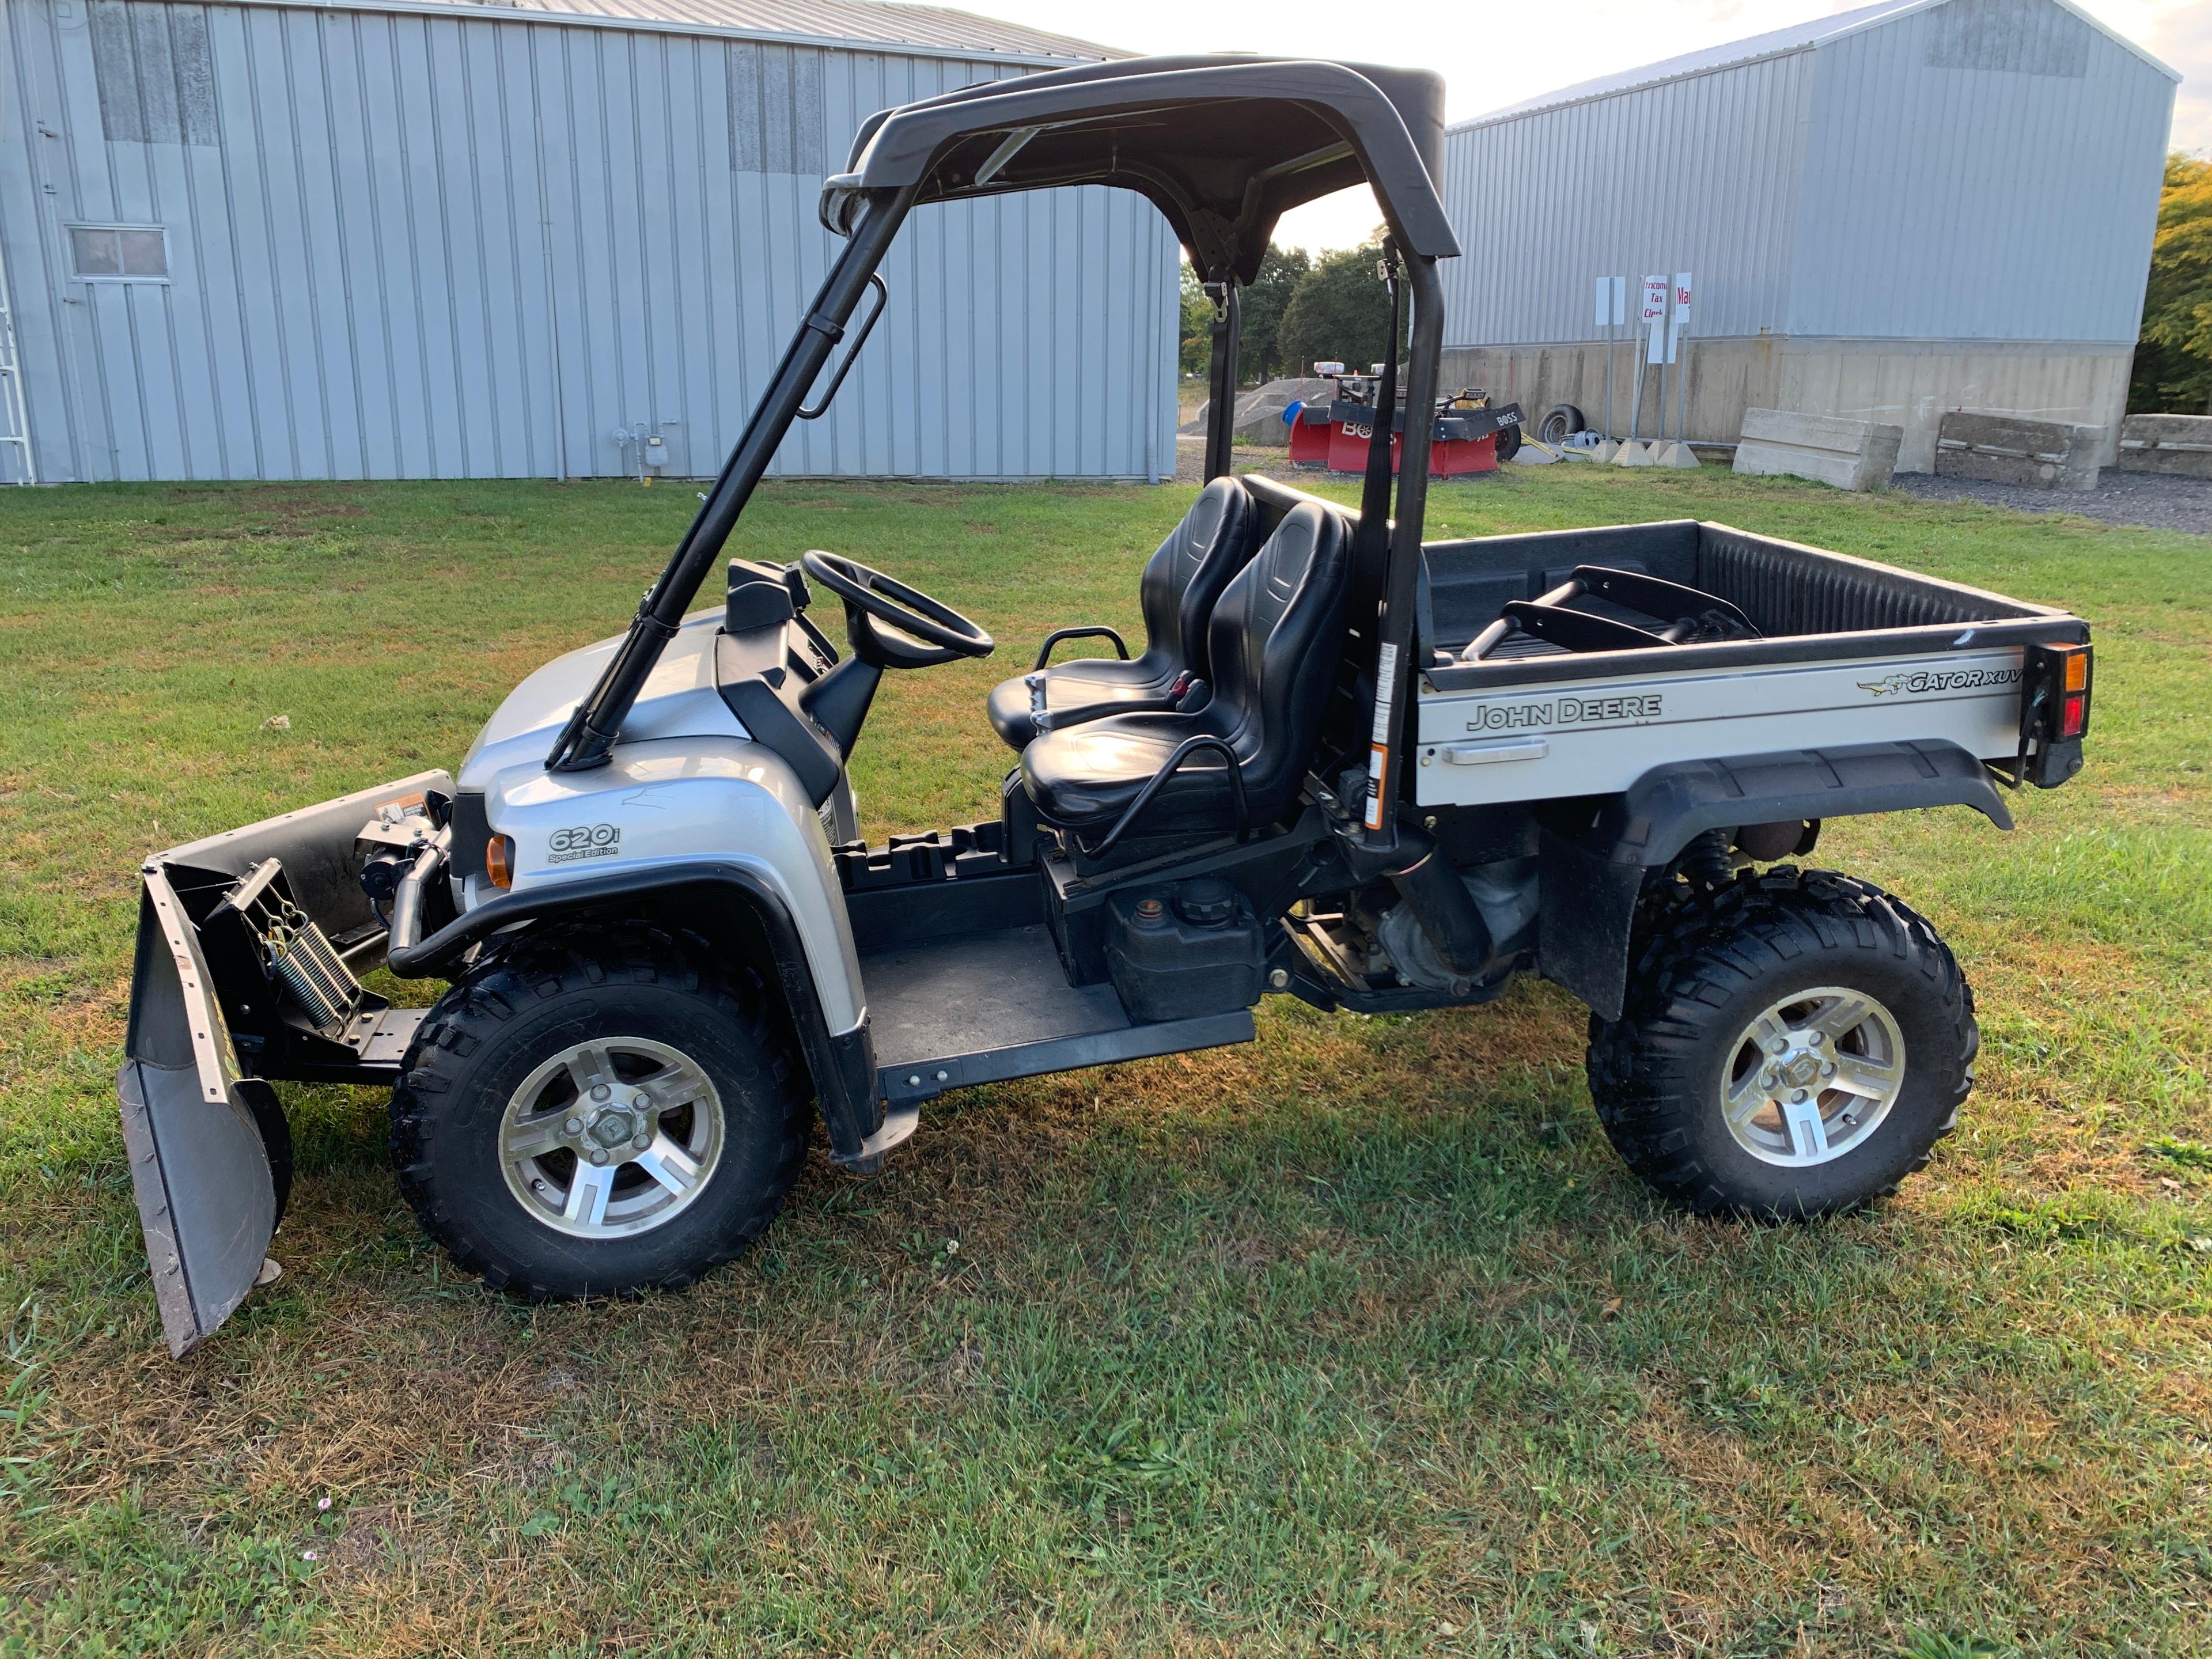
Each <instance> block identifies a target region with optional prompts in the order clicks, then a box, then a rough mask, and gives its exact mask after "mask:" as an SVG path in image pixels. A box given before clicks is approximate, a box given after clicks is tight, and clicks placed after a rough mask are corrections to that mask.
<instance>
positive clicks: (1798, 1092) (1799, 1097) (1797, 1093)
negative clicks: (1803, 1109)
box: [1790, 1089, 1805, 1105]
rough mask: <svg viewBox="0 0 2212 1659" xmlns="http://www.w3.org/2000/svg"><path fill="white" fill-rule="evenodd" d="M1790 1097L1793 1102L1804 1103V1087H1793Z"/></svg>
mask: <svg viewBox="0 0 2212 1659" xmlns="http://www.w3.org/2000/svg"><path fill="white" fill-rule="evenodd" d="M1790 1100H1791V1101H1792V1102H1794V1103H1797V1104H1799V1105H1802V1104H1803V1103H1804V1100H1805V1091H1803V1090H1802V1089H1793V1090H1792V1091H1790Z"/></svg>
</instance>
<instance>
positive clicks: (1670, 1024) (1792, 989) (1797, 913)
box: [1589, 865, 1981, 1218]
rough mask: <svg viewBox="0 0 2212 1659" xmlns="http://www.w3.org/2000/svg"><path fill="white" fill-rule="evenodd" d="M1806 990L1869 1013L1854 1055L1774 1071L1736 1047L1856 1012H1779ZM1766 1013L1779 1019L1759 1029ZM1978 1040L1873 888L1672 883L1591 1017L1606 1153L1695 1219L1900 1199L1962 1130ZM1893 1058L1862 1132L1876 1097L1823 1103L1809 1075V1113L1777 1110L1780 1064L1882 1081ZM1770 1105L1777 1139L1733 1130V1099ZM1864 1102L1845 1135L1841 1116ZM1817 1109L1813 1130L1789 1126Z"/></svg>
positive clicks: (1792, 1056)
mask: <svg viewBox="0 0 2212 1659" xmlns="http://www.w3.org/2000/svg"><path fill="white" fill-rule="evenodd" d="M1817 992H1829V993H1833V992H1843V993H1850V994H1858V995H1859V996H1861V997H1863V998H1866V999H1870V1000H1872V1002H1873V1004H1874V1005H1875V1008H1874V1009H1873V1010H1870V1011H1869V1013H1868V1016H1867V1018H1866V1019H1865V1021H1864V1022H1863V1024H1861V1025H1859V1026H1858V1027H1856V1028H1854V1029H1853V1030H1852V1031H1851V1032H1850V1034H1849V1035H1847V1036H1846V1037H1845V1039H1844V1045H1843V1046H1844V1048H1847V1049H1849V1050H1850V1051H1851V1052H1848V1053H1845V1054H1836V1053H1835V1052H1834V1050H1835V1048H1836V1047H1837V1045H1836V1044H1835V1043H1834V1042H1832V1041H1831V1042H1830V1043H1829V1047H1828V1048H1826V1049H1820V1048H1811V1049H1808V1048H1802V1047H1793V1048H1785V1049H1782V1050H1779V1051H1778V1052H1777V1053H1776V1054H1774V1055H1773V1056H1772V1057H1771V1060H1770V1058H1769V1056H1768V1055H1767V1054H1766V1051H1765V1048H1762V1046H1761V1045H1760V1044H1759V1043H1758V1042H1752V1041H1748V1039H1750V1038H1751V1037H1752V1036H1753V1034H1754V1032H1755V1031H1757V1030H1766V1031H1768V1032H1769V1033H1770V1034H1771V1035H1773V1036H1774V1040H1775V1042H1778V1043H1779V1042H1792V1041H1795V1039H1792V1038H1790V1037H1789V1036H1784V1035H1783V1034H1782V1033H1783V1032H1784V1031H1785V1030H1787V1029H1788V1028H1790V1026H1791V1024H1792V1023H1793V1022H1799V1023H1802V1024H1804V1025H1805V1026H1806V1028H1807V1029H1808V1033H1809V1031H1810V1030H1812V1029H1814V1028H1815V1027H1816V1026H1817V1024H1818V1012H1819V1010H1820V1009H1821V1008H1824V1007H1825V1008H1826V1009H1829V1010H1831V1011H1832V1012H1833V1014H1834V1018H1835V1019H1836V1020H1838V1021H1848V1020H1849V1019H1850V1018H1851V1017H1852V1015H1853V1014H1854V1013H1856V1012H1857V1006H1856V1005H1853V1004H1851V1003H1850V1002H1848V1001H1846V1000H1845V999H1844V997H1842V996H1837V995H1830V996H1827V997H1826V998H1825V999H1823V998H1819V997H1815V998H1814V999H1813V1000H1811V1001H1809V1002H1808V1001H1793V1000H1792V999H1793V998H1796V997H1797V996H1798V995H1799V994H1807V993H1817ZM1775 1009H1781V1010H1783V1011H1784V1012H1783V1014H1782V1016H1781V1017H1780V1018H1778V1019H1774V1020H1771V1021H1769V1022H1768V1023H1767V1024H1765V1026H1760V1025H1759V1024H1758V1023H1759V1021H1760V1019H1761V1017H1762V1014H1763V1013H1764V1012H1766V1011H1771V1010H1775ZM1808 1010H1809V1011H1810V1012H1808ZM1884 1015H1886V1016H1887V1019H1886V1021H1885V1020H1884V1018H1882V1016H1884ZM1816 1040H1817V1039H1815V1038H1814V1037H1812V1036H1810V1035H1808V1036H1805V1037H1804V1038H1803V1039H1802V1042H1814V1041H1816ZM1980 1042H1981V1038H1980V1032H1979V1030H1978V1028H1977V1026H1976V1025H1975V1023H1974V999H1973V993H1972V990H1971V989H1970V988H1969V987H1968V986H1967V984H1966V979H1965V977H1964V976H1963V975H1961V974H1960V971H1959V964H1958V963H1957V962H1956V960H1954V957H1952V955H1951V952H1950V950H1949V948H1948V946H1946V945H1944V943H1943V941H1942V939H1939V938H1937V937H1936V930H1935V929H1934V928H1933V927H1929V924H1928V923H1927V921H1924V920H1923V918H1922V917H1920V916H1919V915H1916V914H1915V913H1914V912H1913V911H1912V910H1911V909H1910V908H1908V907H1906V906H1905V905H1904V904H1903V903H1901V902H1899V901H1898V900H1896V899H1894V898H1893V897H1891V896H1889V895H1888V894H1887V893H1885V892H1883V891H1882V890H1881V889H1879V888H1877V887H1875V886H1873V885H1871V884H1869V883H1866V882H1863V881H1858V880H1855V879H1853V878H1850V877H1849V876H1844V875H1839V874H1837V873H1836V872H1832V871H1825V870H1807V871H1799V870H1796V869H1794V868H1792V867H1790V866H1786V865H1784V866H1776V867H1774V868H1772V869H1769V870H1766V871H1765V872H1756V873H1754V872H1749V871H1746V872H1742V873H1741V874H1738V875H1736V876H1735V878H1733V879H1732V880H1729V881H1728V882H1725V883H1723V884H1721V885H1719V886H1717V887H1716V888H1712V889H1710V890H1695V889H1692V888H1691V887H1690V886H1689V885H1687V884H1684V883H1680V882H1677V883H1674V884H1673V890H1672V891H1671V892H1669V893H1667V894H1664V895H1663V896H1660V897H1658V898H1656V900H1654V901H1652V902H1650V903H1649V904H1648V906H1647V908H1646V910H1645V913H1644V918H1643V921H1642V922H1641V924H1640V928H1639V933H1638V938H1637V939H1636V941H1635V943H1634V944H1633V945H1632V947H1631V959H1630V965H1629V981H1628V994H1627V998H1626V1006H1625V1007H1624V1009H1623V1011H1622V1015H1621V1018H1620V1019H1618V1020H1613V1021H1607V1020H1602V1019H1599V1018H1595V1016H1593V1017H1592V1018H1591V1020H1590V1027H1589V1084H1590V1094H1591V1097H1592V1098H1593V1099H1594V1100H1595V1103H1596V1105H1597V1111H1598V1116H1599V1118H1600V1120H1601V1121H1602V1122H1603V1123H1604V1125H1605V1128H1606V1133H1607V1135H1608V1136H1610V1137H1611V1138H1612V1140H1613V1146H1614V1147H1615V1148H1616V1149H1617V1150H1618V1151H1619V1152H1620V1155H1621V1157H1622V1158H1624V1159H1625V1160H1626V1162H1627V1164H1628V1166H1629V1167H1630V1168H1631V1169H1632V1170H1635V1171H1636V1173H1637V1174H1638V1176H1642V1177H1643V1178H1644V1181H1645V1182H1647V1183H1648V1184H1650V1186H1651V1187H1652V1188H1654V1189H1655V1190H1656V1191H1657V1192H1658V1193H1659V1194H1662V1196H1664V1197H1666V1198H1668V1199H1671V1200H1674V1201H1675V1202H1678V1203H1680V1204H1683V1205H1686V1206H1688V1207H1689V1208H1691V1209H1692V1210H1694V1211H1697V1212H1699V1213H1701V1214H1712V1213H1737V1214H1744V1215H1754V1216H1767V1217H1777V1218H1802V1217H1810V1216H1819V1215H1832V1214H1836V1213H1838V1212H1845V1211H1850V1210H1853V1209H1856V1208H1858V1207H1860V1206H1863V1205H1864V1204H1867V1203H1869V1202H1870V1201H1871V1200H1875V1199H1876V1198H1881V1197H1887V1196H1888V1195H1890V1194H1893V1193H1895V1192H1896V1190H1897V1187H1898V1183H1899V1182H1900V1181H1902V1180H1903V1179H1904V1178H1905V1176H1908V1175H1911V1173H1913V1171H1915V1170H1918V1169H1920V1168H1922V1167H1923V1165H1924V1164H1926V1163H1927V1162H1928V1158H1929V1152H1930V1150H1931V1149H1932V1148H1933V1147H1934V1146H1935V1145H1936V1142H1937V1141H1938V1140H1940V1139H1942V1137H1943V1136H1945V1135H1947V1134H1948V1133H1950V1132H1951V1130H1952V1129H1953V1127H1954V1126H1955V1125H1956V1124H1957V1122H1958V1117H1959V1108H1960V1104H1961V1103H1963V1102H1964V1101H1965V1100H1966V1095H1967V1091H1969V1090H1970V1089H1972V1086H1973V1066H1974V1056H1975V1054H1976V1052H1977V1051H1978V1048H1979V1047H1980ZM1888 1048H1901V1050H1902V1053H1901V1056H1899V1059H1900V1060H1901V1066H1899V1070H1900V1071H1901V1073H1902V1075H1901V1079H1899V1081H1898V1082H1897V1083H1896V1084H1895V1085H1894V1086H1893V1088H1890V1089H1888V1090H1887V1094H1888V1098H1887V1103H1886V1104H1884V1105H1882V1107H1881V1112H1880V1115H1879V1116H1878V1118H1875V1121H1871V1122H1870V1123H1869V1122H1868V1121H1867V1119H1868V1118H1869V1117H1873V1116H1874V1114H1873V1112H1872V1110H1871V1108H1872V1107H1873V1106H1874V1105H1875V1102H1874V1101H1872V1100H1869V1101H1867V1102H1864V1103H1861V1102H1858V1101H1857V1100H1855V1099H1844V1098H1841V1097H1835V1096H1832V1095H1830V1094H1824V1093H1822V1092H1821V1089H1822V1087H1823V1086H1824V1085H1825V1084H1826V1079H1824V1078H1822V1077H1820V1076H1819V1075H1818V1074H1817V1073H1816V1074H1815V1075H1814V1077H1812V1078H1810V1079H1806V1080H1807V1081H1808V1082H1809V1084H1810V1085H1811V1088H1810V1090H1809V1092H1810V1094H1811V1095H1812V1097H1813V1098H1812V1103H1811V1104H1810V1105H1809V1106H1808V1105H1805V1104H1799V1105H1796V1106H1795V1107H1794V1108H1793V1107H1792V1106H1790V1105H1789V1104H1786V1103H1787V1102H1789V1101H1790V1100H1791V1099H1792V1098H1793V1097H1795V1096H1796V1091H1795V1090H1794V1089H1793V1088H1792V1087H1791V1086H1790V1085H1791V1083H1792V1081H1793V1079H1791V1078H1790V1076H1789V1075H1788V1074H1787V1071H1786V1067H1787V1066H1788V1065H1790V1064H1795V1065H1796V1066H1798V1067H1799V1069H1805V1065H1804V1062H1806V1061H1807V1060H1812V1061H1814V1062H1816V1063H1817V1062H1820V1060H1822V1058H1823V1056H1824V1055H1826V1057H1827V1058H1828V1059H1829V1060H1840V1061H1841V1063H1843V1064H1844V1065H1845V1066H1854V1064H1855V1062H1856V1070H1857V1071H1862V1072H1864V1073H1867V1074H1868V1075H1869V1076H1873V1077H1877V1078H1878V1077H1880V1076H1881V1074H1882V1072H1883V1069H1884V1068H1883V1067H1882V1066H1881V1054H1882V1053H1883V1051H1885V1050H1886V1049H1888ZM1770 1063H1771V1064H1773V1065H1775V1066H1777V1067H1778V1068H1780V1069H1782V1070H1783V1074H1782V1075H1781V1076H1780V1077H1779V1079H1778V1089H1776V1090H1774V1091H1769V1090H1767V1089H1766V1088H1765V1073H1764V1072H1763V1071H1761V1069H1760V1068H1762V1067H1765V1066H1768V1065H1769V1064H1770ZM1855 1075H1856V1072H1855ZM1732 1088H1734V1089H1735V1090H1738V1091H1740V1092H1738V1093H1735V1094H1733V1095H1732V1094H1731V1093H1730V1090H1731V1089H1732ZM1878 1092H1879V1091H1878ZM1767 1093H1774V1094H1778V1096H1779V1101H1778V1102H1776V1103H1771V1104H1770V1105H1769V1106H1767V1107H1766V1108H1765V1110H1766V1112H1767V1114H1768V1116H1769V1121H1772V1122H1777V1123H1778V1124H1779V1126H1780V1127H1778V1128H1767V1129H1764V1130H1762V1129H1760V1128H1759V1127H1758V1126H1757V1124H1756V1122H1755V1121H1746V1122H1745V1123H1744V1124H1743V1126H1742V1127H1741V1129H1731V1127H1729V1113H1730V1105H1729V1103H1730V1101H1731V1100H1732V1099H1737V1100H1747V1099H1748V1098H1749V1097H1750V1096H1751V1095H1753V1094H1767ZM1824 1102H1826V1103H1828V1104H1827V1105H1826V1107H1824V1106H1823V1103H1824ZM1862 1107H1863V1108H1865V1109H1862V1110H1861V1115H1860V1118H1859V1122H1858V1124H1857V1125H1856V1126H1854V1125H1851V1124H1850V1121H1849V1120H1848V1119H1847V1118H1846V1117H1845V1116H1844V1112H1845V1111H1847V1110H1851V1109H1861V1108H1862ZM1824 1109H1826V1110H1827V1111H1829V1112H1830V1114H1831V1115H1830V1117H1829V1119H1828V1122H1827V1126H1826V1127H1814V1126H1809V1125H1806V1124H1802V1123H1798V1124H1795V1125H1793V1123H1792V1121H1791V1120H1790V1112H1791V1111H1792V1110H1795V1111H1796V1112H1798V1113H1800V1114H1803V1113H1806V1112H1808V1111H1810V1112H1813V1113H1814V1114H1816V1115H1817V1114H1818V1113H1820V1111H1822V1110H1824ZM1831 1127H1832V1128H1833V1129H1834V1130H1835V1131H1836V1132H1837V1133H1838V1144H1837V1146H1835V1148H1834V1149H1832V1150H1821V1151H1817V1152H1802V1151H1801V1150H1800V1149H1801V1148H1802V1147H1804V1146H1808V1145H1810V1146H1814V1147H1821V1146H1823V1144H1824V1143H1823V1142H1822V1141H1821V1140H1820V1139H1815V1137H1818V1136H1822V1135H1825V1134H1826V1133H1827V1129H1828V1128H1831ZM1793 1137H1795V1138H1793ZM1754 1146H1759V1147H1761V1148H1762V1150H1763V1153H1764V1155H1763V1156H1762V1155H1761V1152H1757V1151H1754V1150H1753V1147H1754ZM1792 1159H1795V1160H1796V1162H1795V1163H1794V1164H1793V1163H1792V1162H1791V1161H1790V1160H1792Z"/></svg>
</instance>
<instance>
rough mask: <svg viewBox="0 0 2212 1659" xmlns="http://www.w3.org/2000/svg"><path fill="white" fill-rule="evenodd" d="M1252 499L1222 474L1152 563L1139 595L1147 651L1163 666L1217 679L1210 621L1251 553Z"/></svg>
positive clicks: (1203, 492) (1148, 563)
mask: <svg viewBox="0 0 2212 1659" xmlns="http://www.w3.org/2000/svg"><path fill="white" fill-rule="evenodd" d="M1254 520H1255V513H1254V510H1253V507H1252V498H1251V496H1250V495H1248V494H1246V493H1245V489H1244V486H1243V484H1242V483H1239V482H1238V481H1237V479H1235V478H1216V479H1215V480H1214V481H1213V482H1212V483H1210V484H1208V485H1206V488H1205V489H1201V490H1200V491H1199V492H1198V499H1197V500H1196V501H1193V502H1192V503H1191V504H1190V511H1188V513H1184V514H1183V515H1182V522H1181V523H1180V524H1178V525H1176V527H1175V528H1174V529H1173V530H1171V531H1170V532H1168V538H1167V539H1166V540H1165V541H1164V542H1162V543H1161V544H1160V548H1159V551H1158V552H1157V553H1155V554H1153V555H1152V557H1151V558H1150V559H1149V560H1147V561H1146V564H1145V574H1144V579H1143V580H1142V582H1141V583H1140V584H1139V589H1138V594H1139V601H1140V602H1141V604H1142V605H1143V606H1144V612H1145V636H1146V645H1145V654H1146V656H1147V657H1148V658H1151V657H1157V658H1158V660H1159V661H1160V663H1161V664H1162V665H1163V666H1164V667H1168V668H1173V669H1188V671H1190V672H1191V673H1192V674H1194V675H1196V676H1197V677H1198V678H1200V679H1211V678H1212V665H1211V663H1210V661H1209V659H1208V655H1207V635H1206V623H1208V622H1209V621H1210V620H1211V619H1212V616H1213V608H1214V606H1215V605H1217V604H1218V602H1219V601H1220V599H1221V591H1222V589H1224V588H1225V587H1227V586H1229V582H1230V579H1231V577H1233V576H1235V575H1236V574H1237V572H1238V571H1239V570H1241V569H1243V568H1244V566H1245V564H1246V562H1248V561H1249V559H1250V558H1251V556H1252V526H1253V523H1254Z"/></svg>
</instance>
